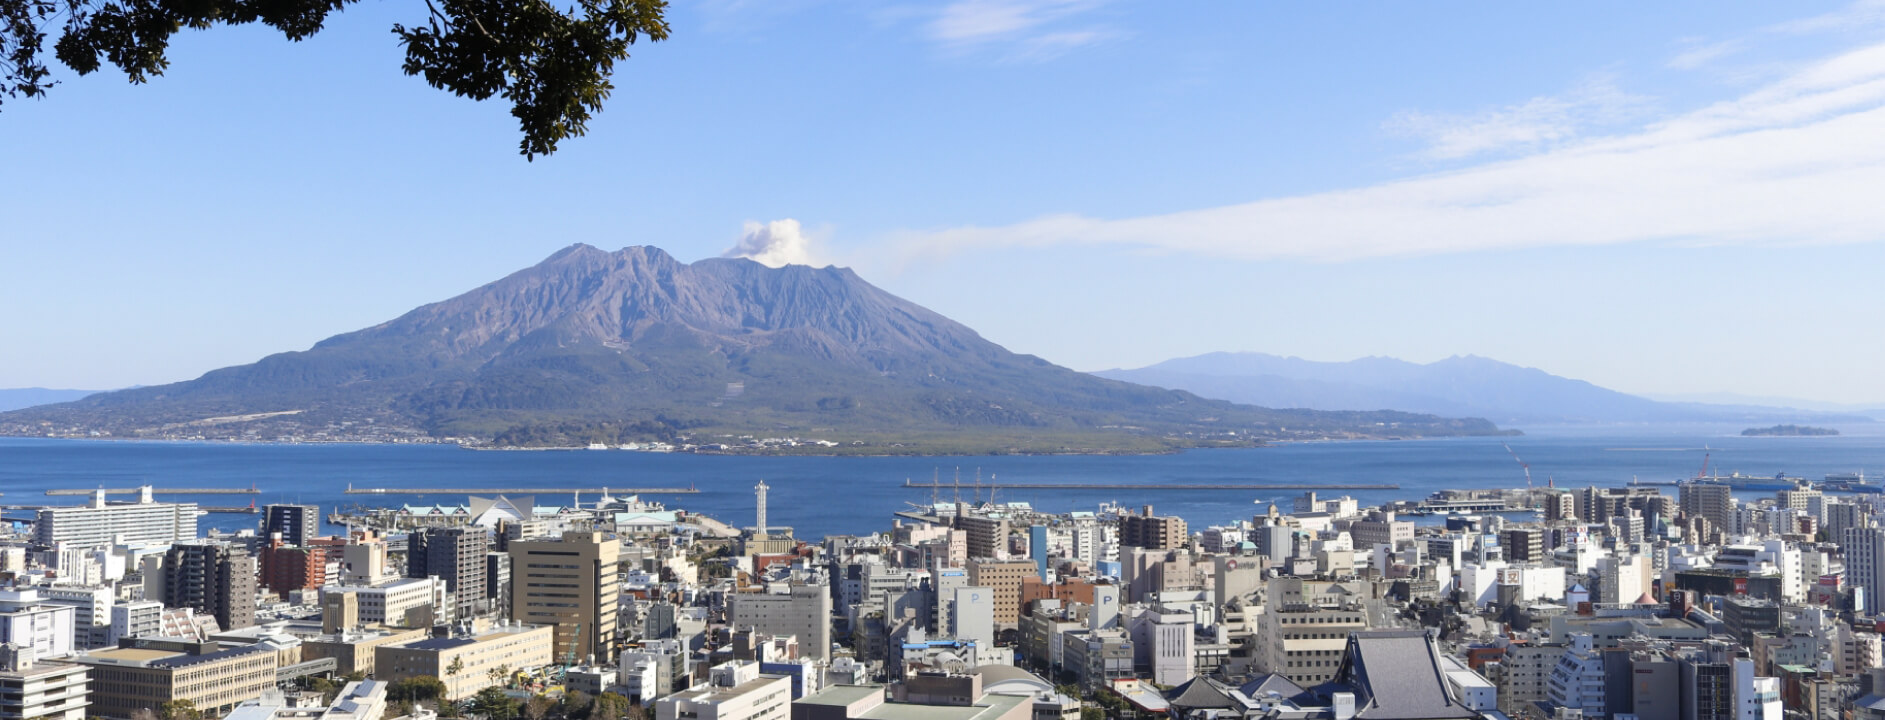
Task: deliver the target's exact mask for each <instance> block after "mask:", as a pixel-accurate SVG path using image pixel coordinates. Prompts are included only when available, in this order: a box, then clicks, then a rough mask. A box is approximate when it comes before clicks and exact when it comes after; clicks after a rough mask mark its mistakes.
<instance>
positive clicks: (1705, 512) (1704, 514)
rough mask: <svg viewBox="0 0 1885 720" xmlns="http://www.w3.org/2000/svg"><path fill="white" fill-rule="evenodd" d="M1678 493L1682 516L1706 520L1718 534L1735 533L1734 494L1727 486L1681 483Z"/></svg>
mask: <svg viewBox="0 0 1885 720" xmlns="http://www.w3.org/2000/svg"><path fill="white" fill-rule="evenodd" d="M1679 492H1680V494H1681V500H1682V514H1683V515H1685V516H1688V517H1700V518H1707V519H1708V524H1709V526H1710V527H1713V528H1714V529H1715V530H1717V531H1720V532H1726V533H1732V532H1734V531H1735V518H1734V494H1733V493H1732V492H1731V491H1730V490H1729V489H1728V486H1727V485H1714V484H1710V483H1683V484H1682V489H1681V490H1680V491H1679Z"/></svg>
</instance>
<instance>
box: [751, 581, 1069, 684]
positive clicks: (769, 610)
mask: <svg viewBox="0 0 1885 720" xmlns="http://www.w3.org/2000/svg"><path fill="white" fill-rule="evenodd" d="M1024 564H1026V563H1024ZM1027 565H1028V567H1033V566H1032V565H1031V564H1027ZM727 622H728V623H729V624H731V625H732V626H733V627H736V628H740V629H743V630H744V629H751V630H757V631H759V632H762V633H766V634H769V635H793V636H796V637H797V638H798V639H799V652H800V653H802V654H804V656H805V657H809V658H814V659H819V660H822V659H825V658H827V657H830V653H831V590H830V588H827V587H825V586H823V585H810V584H799V585H793V584H789V583H774V584H772V585H769V586H767V588H766V590H765V592H756V593H736V594H734V595H733V596H731V597H730V598H728V600H727Z"/></svg>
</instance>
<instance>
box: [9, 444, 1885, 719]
mask: <svg viewBox="0 0 1885 720" xmlns="http://www.w3.org/2000/svg"><path fill="white" fill-rule="evenodd" d="M1822 487H1824V488H1825V489H1821V488H1822ZM1835 488H1837V489H1835ZM768 489H769V488H768V487H767V485H766V484H765V483H764V482H760V483H758V484H757V485H756V486H755V488H754V493H755V496H754V513H753V517H752V520H753V522H752V524H751V525H749V526H745V527H734V526H732V525H728V524H726V523H723V522H721V521H719V520H716V519H713V518H708V517H704V516H700V515H696V514H691V513H688V512H687V511H685V510H683V509H671V508H668V507H665V506H664V505H662V504H660V503H655V502H651V501H647V500H644V499H642V498H641V497H638V496H614V495H610V494H609V493H608V492H607V491H605V490H599V491H597V492H595V493H592V494H590V495H589V496H588V497H589V499H588V500H583V499H581V498H582V496H581V495H577V496H575V497H573V498H572V499H571V503H570V504H567V505H562V504H553V503H552V502H551V501H550V499H549V497H548V496H536V497H519V496H505V495H500V496H495V497H479V496H471V497H467V498H466V500H465V502H464V503H462V504H453V505H411V504H406V505H395V506H389V507H385V508H380V509H377V510H374V511H371V512H341V511H339V510H337V509H333V508H327V509H325V510H326V511H327V512H328V513H329V514H327V515H324V514H323V511H324V509H323V508H320V507H316V506H311V505H287V504H278V505H268V506H266V507H265V508H262V509H261V511H260V513H259V514H260V521H259V523H258V525H257V527H256V528H255V529H254V530H243V531H240V532H233V533H232V532H228V531H223V530H211V531H209V532H206V533H200V532H199V525H198V521H199V517H200V516H201V514H202V513H203V512H204V511H205V510H204V508H201V507H199V506H198V505H197V504H195V503H189V502H169V501H166V500H164V499H163V498H161V497H160V495H162V494H163V492H164V491H162V490H159V489H155V488H151V487H148V486H147V487H143V488H139V489H137V491H136V495H135V496H134V497H131V498H128V499H113V498H112V497H111V496H110V494H109V493H108V492H107V491H104V490H100V491H97V492H95V493H93V494H92V497H91V498H90V502H88V503H85V504H80V505H60V506H45V507H42V508H41V509H39V510H38V511H37V513H36V515H35V516H34V517H33V519H32V520H31V521H23V522H17V523H14V524H13V525H12V532H13V534H12V535H11V536H9V537H7V538H6V539H5V542H4V546H0V573H4V575H3V577H4V583H5V584H4V590H0V717H3V718H8V719H9V720H12V719H14V718H18V719H20V720H31V719H37V718H50V719H54V720H82V719H83V718H88V717H100V718H116V719H121V720H147V719H149V718H158V719H160V720H195V719H196V718H202V717H226V718H239V719H240V720H272V719H275V718H322V719H331V720H347V719H351V718H360V719H361V720H394V719H396V718H415V719H424V718H433V717H481V718H493V719H496V720H509V719H511V718H527V719H528V720H542V719H543V718H546V717H554V718H596V719H598V720H621V719H622V718H653V719H654V720H684V719H685V720H769V719H775V718H776V719H780V720H783V718H786V717H788V716H789V717H791V718H793V719H794V720H839V719H843V720H861V719H864V718H869V719H871V720H893V719H894V720H901V719H905V718H913V719H924V720H927V719H931V718H935V719H942V718H948V719H950V720H1076V719H1077V720H1099V719H1100V718H1115V719H1118V718H1150V717H1159V716H1165V717H1174V718H1177V717H1182V718H1189V719H1202V718H1212V719H1218V720H1222V719H1223V718H1303V719H1307V718H1318V719H1319V718H1328V719H1329V720H1353V719H1355V718H1462V719H1466V718H1554V719H1557V720H1564V719H1567V718H1580V717H1609V718H1635V719H1637V720H1781V719H1782V718H1803V719H1811V720H1848V719H1857V720H1864V719H1867V718H1880V717H1885V655H1882V654H1881V646H1880V633H1879V622H1878V620H1877V619H1876V618H1877V617H1878V615H1879V612H1880V607H1879V604H1880V597H1881V593H1885V578H1882V577H1881V576H1880V570H1879V568H1880V562H1881V560H1885V527H1879V526H1878V523H1877V522H1876V517H1877V516H1878V514H1879V512H1880V511H1881V510H1885V507H1882V506H1881V504H1880V502H1879V497H1880V496H1879V495H1878V494H1877V493H1876V492H1850V491H1852V490H1855V489H1856V490H1860V491H1865V490H1874V489H1875V488H1870V487H1869V486H1866V485H1865V484H1864V482H1863V479H1862V478H1856V479H1855V478H1844V479H1839V478H1829V479H1828V482H1826V483H1811V482H1807V481H1805V480H1800V479H1790V478H1774V479H1771V480H1755V479H1752V478H1741V477H1733V478H1728V477H1701V478H1696V479H1693V480H1689V481H1685V482H1682V483H1675V484H1667V485H1633V486H1626V487H1611V488H1600V487H1587V488H1582V489H1563V488H1554V487H1540V488H1529V489H1514V490H1507V491H1471V492H1468V491H1449V492H1442V493H1436V495H1435V496H1434V497H1432V498H1428V499H1426V500H1424V501H1420V502H1407V503H1397V504H1394V505H1391V506H1388V507H1363V506H1361V504H1360V503H1358V502H1357V501H1356V500H1355V499H1353V498H1351V497H1347V496H1331V494H1330V493H1322V494H1319V493H1318V492H1316V491H1313V490H1311V491H1307V492H1304V493H1303V494H1302V495H1300V496H1298V497H1295V498H1293V499H1291V500H1287V501H1283V502H1278V503H1270V504H1266V505H1257V506H1255V508H1256V511H1255V512H1253V513H1252V516H1251V517H1250V518H1249V519H1248V520H1246V521H1242V522H1239V523H1236V524H1234V525H1220V526H1211V527H1202V528H1198V527H1192V526H1191V525H1189V524H1188V523H1187V522H1186V521H1185V519H1183V518H1179V517H1173V516H1169V515H1160V514H1158V513H1157V512H1156V508H1155V507H1153V506H1150V505H1147V506H1141V507H1120V506H1117V505H1110V504H1109V505H1106V506H1102V507H1099V508H1095V510H1094V511H1091V512H1087V511H1080V512H1070V513H1058V514H1056V513H1045V512H1037V511H1036V510H1034V509H1033V508H1032V507H1031V506H1030V505H1028V504H1027V503H1021V502H995V501H992V500H982V499H981V498H980V497H979V493H978V496H977V497H976V499H974V500H964V499H961V498H948V497H944V496H942V495H941V494H938V496H937V497H935V498H934V500H933V501H932V502H930V503H926V504H915V505H912V506H911V508H910V509H909V510H907V511H904V512H898V513H896V514H895V516H894V517H891V518H886V521H887V522H888V525H887V526H886V527H885V529H884V530H883V531H882V532H879V533H876V534H871V535H846V536H833V537H824V538H800V537H796V536H795V534H794V533H793V530H792V529H791V528H790V527H785V526H782V525H779V524H774V522H773V518H771V517H769V508H768V507H767V491H768ZM1665 490H1667V491H1669V492H1665ZM1670 492H1672V493H1674V494H1673V495H1672V494H1669V493H1670ZM559 497H560V496H559ZM770 510H773V511H776V517H778V518H782V519H785V520H788V521H789V519H790V517H791V515H792V509H791V508H772V509H770ZM1423 516H1424V517H1425V521H1423V522H1417V521H1416V519H1414V518H1421V517H1423ZM324 524H325V525H326V526H327V527H339V528H344V529H345V532H342V533H335V534H331V535H323V534H322V531H321V529H322V528H323V526H324Z"/></svg>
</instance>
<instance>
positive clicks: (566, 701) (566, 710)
mask: <svg viewBox="0 0 1885 720" xmlns="http://www.w3.org/2000/svg"><path fill="white" fill-rule="evenodd" d="M595 702H596V699H595V698H593V697H590V696H589V693H586V692H583V691H581V690H571V691H569V693H567V694H565V695H564V696H563V717H566V718H570V720H586V718H588V717H589V708H590V707H591V706H592V705H594V704H595Z"/></svg>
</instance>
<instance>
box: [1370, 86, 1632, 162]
mask: <svg viewBox="0 0 1885 720" xmlns="http://www.w3.org/2000/svg"><path fill="white" fill-rule="evenodd" d="M1650 104H1651V103H1650V100H1649V98H1647V97H1643V96H1640V95H1631V94H1629V93H1626V92H1623V91H1621V90H1619V89H1617V87H1616V85H1615V84H1614V83H1613V82H1612V81H1611V80H1610V79H1609V78H1608V77H1600V78H1594V79H1591V80H1587V81H1585V82H1584V83H1582V84H1580V85H1579V86H1578V87H1576V88H1573V89H1572V90H1571V91H1570V92H1568V93H1564V94H1562V95H1548V96H1542V97H1536V98H1532V99H1530V100H1527V101H1525V102H1523V103H1519V104H1516V105H1508V106H1506V107H1502V108H1497V109H1493V110H1488V111H1485V112H1481V113H1476V114H1470V115H1455V114H1446V113H1425V112H1419V111H1403V112H1400V113H1396V114H1395V115H1394V116H1393V117H1391V118H1389V119H1388V121H1387V122H1386V123H1383V127H1384V128H1386V129H1387V130H1388V131H1390V132H1394V133H1397V134H1400V135H1406V136H1411V137H1416V138H1420V139H1422V140H1424V141H1426V143H1427V145H1428V147H1427V149H1426V150H1425V151H1424V152H1423V153H1422V154H1423V155H1425V156H1427V157H1429V158H1432V159H1437V160H1456V159H1459V158H1465V157H1472V156H1475V155H1481V154H1485V153H1501V152H1512V151H1536V150H1540V149H1543V148H1547V147H1552V146H1556V145H1559V144H1561V143H1564V142H1565V141H1568V140H1571V139H1573V138H1576V137H1577V136H1578V135H1579V134H1580V133H1582V132H1583V131H1584V130H1585V129H1587V128H1589V127H1592V126H1601V125H1610V124H1614V123H1617V122H1621V121H1624V120H1628V119H1631V118H1638V117H1642V115H1643V113H1644V112H1645V111H1647V109H1648V108H1649V106H1650Z"/></svg>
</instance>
